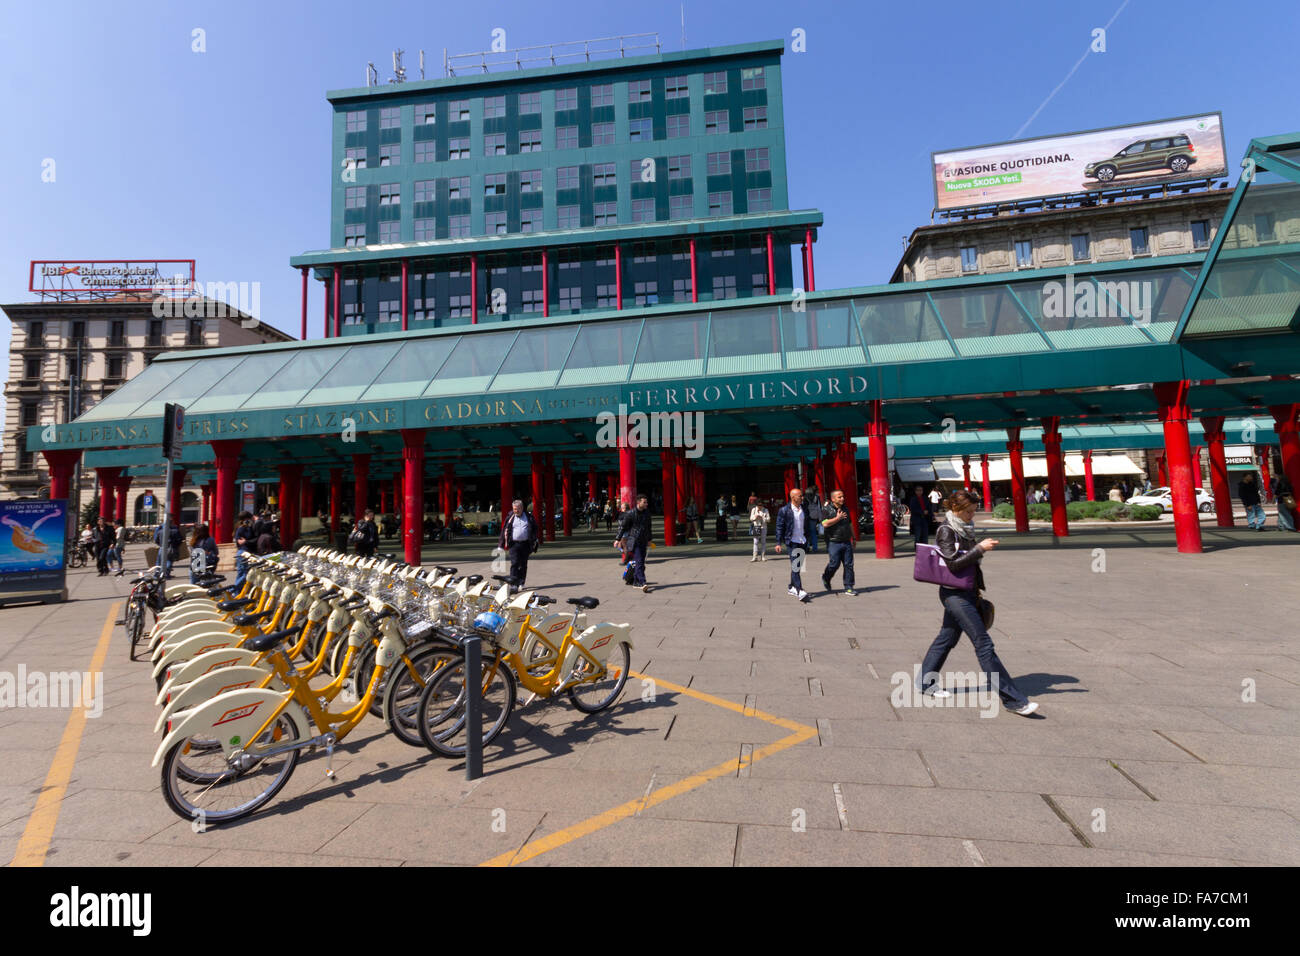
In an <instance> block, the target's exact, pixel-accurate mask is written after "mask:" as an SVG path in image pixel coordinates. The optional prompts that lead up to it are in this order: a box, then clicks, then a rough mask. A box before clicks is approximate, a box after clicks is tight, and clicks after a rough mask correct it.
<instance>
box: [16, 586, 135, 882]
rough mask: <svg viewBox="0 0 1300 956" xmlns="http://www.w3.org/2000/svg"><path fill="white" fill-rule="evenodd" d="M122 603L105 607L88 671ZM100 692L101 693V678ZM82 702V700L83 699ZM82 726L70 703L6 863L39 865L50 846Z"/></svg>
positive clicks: (96, 668) (98, 661) (102, 651)
mask: <svg viewBox="0 0 1300 956" xmlns="http://www.w3.org/2000/svg"><path fill="white" fill-rule="evenodd" d="M121 607H122V603H121V602H120V601H119V602H117V603H116V604H114V605H113V606H112V607H110V608H109V609H108V618H107V620H105V621H104V629H103V631H101V632H100V635H99V643H98V644H97V645H95V656H94V657H93V658H91V661H90V673H91V674H102V673H103V671H104V661H105V660H106V659H107V658H108V644H109V641H110V640H111V639H112V637H113V622H114V621H116V620H117V612H118V610H119V609H120V608H121ZM100 693H103V683H102V678H101V683H100ZM83 703H84V700H83ZM85 730H86V710H85V708H84V707H74V708H73V709H72V713H71V715H69V717H68V723H67V726H66V727H64V728H63V738H62V739H61V740H60V741H59V749H58V750H56V751H55V752H54V762H53V763H52V764H50V772H49V773H47V774H46V775H45V785H44V786H43V787H42V788H41V795H40V796H39V797H37V798H36V808H35V809H34V810H32V815H31V816H30V817H28V818H27V828H26V829H25V830H23V836H22V839H21V840H19V841H18V849H17V850H16V851H15V852H14V858H13V860H12V862H10V864H9V865H10V866H43V865H44V864H45V854H46V853H47V852H48V851H49V849H50V840H51V838H52V837H53V836H54V825H55V824H56V823H58V822H59V810H60V809H61V807H62V805H63V796H64V794H66V793H67V792H68V781H69V780H70V779H71V778H72V767H73V764H75V763H76V762H77V750H78V749H79V748H80V747H81V735H82V734H83V733H84V732H85Z"/></svg>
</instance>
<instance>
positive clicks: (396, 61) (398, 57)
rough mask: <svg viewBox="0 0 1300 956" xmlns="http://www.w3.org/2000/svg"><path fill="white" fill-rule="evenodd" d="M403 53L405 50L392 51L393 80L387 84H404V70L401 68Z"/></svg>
mask: <svg viewBox="0 0 1300 956" xmlns="http://www.w3.org/2000/svg"><path fill="white" fill-rule="evenodd" d="M405 52H406V51H405V50H394V51H393V78H392V79H391V80H389V81H388V82H389V83H405V82H406V68H405V67H403V66H402V54H403V53H405Z"/></svg>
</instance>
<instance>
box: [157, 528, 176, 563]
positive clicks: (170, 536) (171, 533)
mask: <svg viewBox="0 0 1300 956" xmlns="http://www.w3.org/2000/svg"><path fill="white" fill-rule="evenodd" d="M162 533H163V526H162V525H159V526H158V530H157V531H155V532H154V533H153V543H154V544H156V545H158V547H159V549H160V550H161V549H162ZM180 551H181V529H180V528H178V527H176V525H174V524H171V525H168V526H167V557H168V558H170V559H171V560H172V561H175V560H176V556H177V555H178V554H180Z"/></svg>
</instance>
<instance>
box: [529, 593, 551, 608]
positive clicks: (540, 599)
mask: <svg viewBox="0 0 1300 956" xmlns="http://www.w3.org/2000/svg"><path fill="white" fill-rule="evenodd" d="M533 602H534V603H536V604H540V605H541V606H542V607H545V606H546V605H548V604H554V603H555V598H553V597H548V596H547V595H545V594H537V595H534V596H533Z"/></svg>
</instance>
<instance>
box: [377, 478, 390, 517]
mask: <svg viewBox="0 0 1300 956" xmlns="http://www.w3.org/2000/svg"><path fill="white" fill-rule="evenodd" d="M379 513H380V514H381V515H386V514H388V489H387V488H385V487H384V486H383V485H380V486H379Z"/></svg>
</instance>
